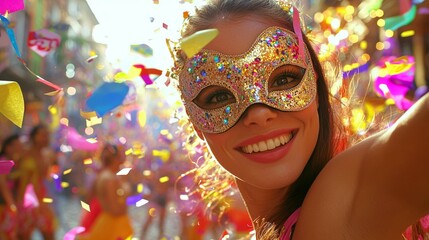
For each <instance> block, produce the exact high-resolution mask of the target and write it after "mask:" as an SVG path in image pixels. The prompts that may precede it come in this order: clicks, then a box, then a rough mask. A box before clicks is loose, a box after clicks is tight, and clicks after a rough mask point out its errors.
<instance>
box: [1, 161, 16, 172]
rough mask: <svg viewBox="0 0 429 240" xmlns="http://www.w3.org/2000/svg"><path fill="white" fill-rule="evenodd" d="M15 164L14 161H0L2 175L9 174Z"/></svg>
mask: <svg viewBox="0 0 429 240" xmlns="http://www.w3.org/2000/svg"><path fill="white" fill-rule="evenodd" d="M14 165H15V163H14V162H13V161H12V160H2V161H0V174H9V173H10V171H11V170H12V167H13V166H14Z"/></svg>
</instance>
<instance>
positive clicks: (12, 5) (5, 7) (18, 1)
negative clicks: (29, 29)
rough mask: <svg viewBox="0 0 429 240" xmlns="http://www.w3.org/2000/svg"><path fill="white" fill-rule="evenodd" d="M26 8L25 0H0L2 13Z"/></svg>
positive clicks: (0, 12) (0, 11)
mask: <svg viewBox="0 0 429 240" xmlns="http://www.w3.org/2000/svg"><path fill="white" fill-rule="evenodd" d="M24 8H25V5H24V0H1V1H0V14H1V15H5V14H6V13H12V12H17V11H21V10H23V9H24Z"/></svg>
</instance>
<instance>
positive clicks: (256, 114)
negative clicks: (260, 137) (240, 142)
mask: <svg viewBox="0 0 429 240" xmlns="http://www.w3.org/2000/svg"><path fill="white" fill-rule="evenodd" d="M277 114H278V113H277V110H275V109H273V108H271V107H269V106H267V105H265V104H260V103H258V104H254V105H252V106H250V107H248V108H247V109H246V111H245V112H244V114H243V122H244V125H246V126H249V127H250V126H261V127H264V126H266V125H267V124H269V123H270V122H271V121H272V120H273V119H274V118H276V117H277Z"/></svg>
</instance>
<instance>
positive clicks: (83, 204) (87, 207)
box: [80, 201, 91, 212]
mask: <svg viewBox="0 0 429 240" xmlns="http://www.w3.org/2000/svg"><path fill="white" fill-rule="evenodd" d="M80 205H81V206H82V208H83V209H85V210H86V211H87V212H91V209H90V207H89V205H88V204H87V203H85V202H83V201H80Z"/></svg>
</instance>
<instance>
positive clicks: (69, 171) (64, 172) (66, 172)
mask: <svg viewBox="0 0 429 240" xmlns="http://www.w3.org/2000/svg"><path fill="white" fill-rule="evenodd" d="M71 171H72V169H71V168H69V169H67V170H64V171H63V175H67V174H69V173H71Z"/></svg>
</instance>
